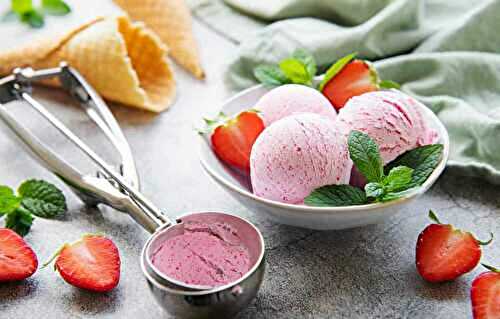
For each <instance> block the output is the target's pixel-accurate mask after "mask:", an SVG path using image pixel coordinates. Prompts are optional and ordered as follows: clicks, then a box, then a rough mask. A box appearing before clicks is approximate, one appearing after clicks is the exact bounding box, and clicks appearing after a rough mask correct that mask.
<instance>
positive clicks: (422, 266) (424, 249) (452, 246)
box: [416, 211, 493, 282]
mask: <svg viewBox="0 0 500 319" xmlns="http://www.w3.org/2000/svg"><path fill="white" fill-rule="evenodd" d="M429 217H431V219H433V220H434V221H436V223H435V224H431V225H429V226H427V227H426V228H425V229H424V230H423V231H422V232H421V233H420V235H419V236H418V240H417V245H416V266H417V270H418V273H419V274H420V275H421V276H422V277H423V278H424V279H425V280H427V281H429V282H443V281H449V280H453V279H455V278H457V277H459V276H461V275H463V274H465V273H468V272H470V271H471V270H472V269H474V268H475V267H476V266H477V265H478V263H479V261H480V259H481V248H480V246H481V245H487V244H489V243H490V242H491V241H492V240H493V234H491V236H492V237H491V238H490V240H489V241H487V242H481V241H479V240H477V239H476V238H475V237H474V236H473V235H472V234H471V233H469V232H464V231H462V230H460V229H456V228H454V227H453V226H452V225H449V224H447V225H444V224H441V223H440V222H439V220H438V219H437V217H436V216H435V214H434V213H433V212H432V211H430V212H429Z"/></svg>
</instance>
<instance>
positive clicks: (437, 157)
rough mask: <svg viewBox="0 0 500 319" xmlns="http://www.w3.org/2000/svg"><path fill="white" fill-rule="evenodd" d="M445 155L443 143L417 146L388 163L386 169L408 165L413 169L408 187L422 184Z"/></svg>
mask: <svg viewBox="0 0 500 319" xmlns="http://www.w3.org/2000/svg"><path fill="white" fill-rule="evenodd" d="M442 156H443V145H442V144H432V145H425V146H420V147H417V148H415V149H413V150H410V151H408V152H405V153H403V154H402V155H400V156H399V157H398V158H396V159H395V160H394V161H392V162H390V163H389V164H387V166H386V167H385V171H386V172H388V171H390V170H391V169H393V168H394V167H396V166H407V167H409V168H412V169H413V174H412V179H411V182H410V183H409V184H408V186H407V187H408V188H410V187H416V186H420V185H422V184H423V183H424V182H425V181H426V180H427V178H428V177H429V175H431V174H432V172H433V171H434V169H435V168H436V166H437V165H438V164H439V162H440V161H441V158H442Z"/></svg>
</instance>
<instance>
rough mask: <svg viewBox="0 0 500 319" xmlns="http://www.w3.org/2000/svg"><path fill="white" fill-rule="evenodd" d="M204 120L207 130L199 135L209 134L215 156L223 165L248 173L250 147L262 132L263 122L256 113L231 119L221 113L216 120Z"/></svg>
mask: <svg viewBox="0 0 500 319" xmlns="http://www.w3.org/2000/svg"><path fill="white" fill-rule="evenodd" d="M204 120H205V123H206V124H207V129H206V130H205V131H204V132H200V133H207V132H211V136H210V140H211V143H212V148H213V150H214V152H215V154H217V156H218V157H219V158H220V159H222V160H223V161H224V162H225V163H227V164H229V165H232V166H234V167H237V168H239V169H242V170H244V171H246V172H248V171H249V170H250V152H251V151H252V146H253V144H254V143H255V140H256V139H257V137H258V136H259V135H260V133H261V132H262V131H263V130H264V122H263V121H262V118H261V117H260V116H259V115H258V114H257V112H256V111H254V110H247V111H244V112H241V113H240V114H238V115H236V116H235V117H232V118H231V117H228V116H226V115H225V114H224V113H222V112H221V113H219V115H218V117H217V118H216V119H213V120H212V119H204Z"/></svg>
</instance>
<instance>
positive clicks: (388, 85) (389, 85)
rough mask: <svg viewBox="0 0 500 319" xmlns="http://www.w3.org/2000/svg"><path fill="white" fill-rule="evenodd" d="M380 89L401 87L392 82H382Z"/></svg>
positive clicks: (379, 85)
mask: <svg viewBox="0 0 500 319" xmlns="http://www.w3.org/2000/svg"><path fill="white" fill-rule="evenodd" d="M378 87H379V88H381V89H399V88H400V87H401V85H400V84H399V83H397V82H394V81H391V80H382V81H380V82H379V83H378Z"/></svg>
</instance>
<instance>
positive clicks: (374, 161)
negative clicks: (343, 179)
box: [304, 131, 443, 206]
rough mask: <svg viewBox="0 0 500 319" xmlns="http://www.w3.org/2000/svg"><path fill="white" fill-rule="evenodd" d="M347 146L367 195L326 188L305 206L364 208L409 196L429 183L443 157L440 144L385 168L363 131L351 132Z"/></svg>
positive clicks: (346, 188)
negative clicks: (373, 203) (363, 179)
mask: <svg viewBox="0 0 500 319" xmlns="http://www.w3.org/2000/svg"><path fill="white" fill-rule="evenodd" d="M347 143H348V149H349V155H350V157H351V159H352V161H353V162H354V165H355V166H356V168H357V169H358V171H359V172H360V173H361V174H362V175H363V176H364V177H365V178H366V180H367V181H368V183H367V184H366V185H365V189H364V191H363V190H361V189H359V188H356V187H353V186H350V185H327V186H323V187H320V188H318V189H316V190H314V191H313V192H312V193H311V194H310V195H309V196H308V197H306V198H305V200H304V203H305V204H307V205H310V206H346V205H361V204H365V203H369V202H386V201H391V200H394V199H397V198H401V197H404V196H407V195H408V194H410V193H411V192H413V191H414V189H415V188H416V187H418V186H420V185H422V184H423V183H424V182H425V181H426V180H427V178H428V177H429V175H430V174H431V173H432V171H433V170H434V169H435V168H436V166H437V165H438V163H439V161H440V160H441V157H442V153H443V145H441V144H433V145H426V146H422V147H417V148H415V149H413V150H410V151H408V152H406V153H404V154H403V155H401V156H400V157H398V158H397V159H396V160H394V161H393V162H391V163H389V164H388V165H387V166H386V167H385V168H384V167H383V164H382V163H383V162H382V157H381V156H380V151H379V147H378V145H377V144H376V143H375V141H374V140H373V139H371V138H370V136H368V135H367V134H365V133H363V132H360V131H352V132H351V133H350V134H349V137H348V139H347ZM361 194H362V195H361Z"/></svg>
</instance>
